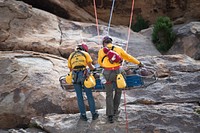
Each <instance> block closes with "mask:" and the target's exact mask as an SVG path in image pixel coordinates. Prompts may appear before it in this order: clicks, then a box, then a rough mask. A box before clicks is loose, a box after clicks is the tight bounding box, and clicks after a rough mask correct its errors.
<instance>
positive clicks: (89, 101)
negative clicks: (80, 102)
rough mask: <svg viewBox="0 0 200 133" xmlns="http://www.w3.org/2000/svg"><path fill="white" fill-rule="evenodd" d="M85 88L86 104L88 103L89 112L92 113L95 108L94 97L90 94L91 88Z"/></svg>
mask: <svg viewBox="0 0 200 133" xmlns="http://www.w3.org/2000/svg"><path fill="white" fill-rule="evenodd" d="M84 90H85V93H86V96H87V99H88V104H89V107H90V112H91V113H92V114H94V113H95V112H96V111H95V110H96V108H95V102H94V97H93V95H92V90H91V89H90V88H84Z"/></svg>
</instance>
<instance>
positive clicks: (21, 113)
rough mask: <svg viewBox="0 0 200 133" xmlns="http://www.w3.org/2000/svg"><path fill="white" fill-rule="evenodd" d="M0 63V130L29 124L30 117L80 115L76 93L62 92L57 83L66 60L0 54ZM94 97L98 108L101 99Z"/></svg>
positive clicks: (26, 54) (63, 72)
mask: <svg viewBox="0 0 200 133" xmlns="http://www.w3.org/2000/svg"><path fill="white" fill-rule="evenodd" d="M0 64H1V65H0V108H1V110H0V118H1V119H0V128H11V127H17V126H20V125H23V124H28V123H29V120H30V118H31V117H33V116H38V115H45V114H49V113H58V114H60V113H77V112H79V111H78V107H77V103H76V95H75V93H74V92H72V93H69V92H68V93H66V92H65V91H63V90H62V89H61V87H60V84H59V80H58V79H59V77H60V76H62V75H65V74H67V72H68V71H69V70H68V69H67V60H66V59H63V58H61V57H57V56H54V55H48V54H41V53H34V52H22V51H21V52H20V51H19V52H0ZM95 97H96V98H98V99H99V100H100V102H97V101H98V100H97V101H96V102H97V108H101V107H102V106H103V105H102V104H101V103H102V102H101V100H102V99H101V98H102V96H101V95H100V94H99V93H96V94H95ZM96 98H95V99H96ZM85 100H86V99H85ZM86 105H87V107H88V104H87V102H86Z"/></svg>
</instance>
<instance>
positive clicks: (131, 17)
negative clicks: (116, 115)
mask: <svg viewBox="0 0 200 133" xmlns="http://www.w3.org/2000/svg"><path fill="white" fill-rule="evenodd" d="M133 9H134V0H133V1H132V8H131V16H130V21H129V29H128V38H127V44H126V49H125V51H127V49H128V42H129V38H130V32H131V24H132V19H133ZM123 64H124V62H123V63H122V66H123ZM123 94H124V110H125V114H126V132H127V133H128V114H127V112H126V90H123Z"/></svg>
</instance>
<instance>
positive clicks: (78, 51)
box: [70, 50, 86, 60]
mask: <svg viewBox="0 0 200 133" xmlns="http://www.w3.org/2000/svg"><path fill="white" fill-rule="evenodd" d="M77 53H80V54H81V55H83V56H84V57H85V58H86V56H85V54H84V53H83V52H81V51H80V50H77V51H75V52H74V53H73V54H72V56H71V59H72V58H73V57H74V56H75V55H76V54H77ZM71 59H70V60H71Z"/></svg>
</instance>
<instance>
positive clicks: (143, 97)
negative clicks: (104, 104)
mask: <svg viewBox="0 0 200 133" xmlns="http://www.w3.org/2000/svg"><path fill="white" fill-rule="evenodd" d="M140 60H142V61H143V62H144V63H145V65H146V66H148V67H154V68H155V69H156V71H157V74H158V80H157V82H156V83H154V84H151V85H148V86H147V87H144V88H132V89H131V90H126V92H125V94H126V112H125V107H124V96H123V95H122V101H121V104H120V110H121V112H120V114H119V116H118V117H116V118H115V122H114V123H113V124H110V123H108V122H107V117H106V115H105V113H106V111H105V109H100V110H98V111H99V113H100V117H99V119H97V120H96V121H92V120H91V115H90V113H89V112H88V113H87V115H88V118H89V121H88V122H83V121H81V120H79V115H78V114H75V115H74V114H73V115H72V114H67V115H54V114H49V115H46V116H45V117H35V118H33V119H32V121H31V123H33V124H37V125H38V126H39V127H41V128H43V129H44V130H45V131H47V132H50V133H54V132H59V133H66V132H70V133H77V132H83V133H88V132H97V133H104V132H109V133H110V132H115V133H125V132H127V131H128V132H131V133H132V132H133V133H135V132H139V133H140V132H144V133H147V132H155V133H157V132H164V133H174V132H177V133H183V132H184V133H196V132H199V130H200V115H199V114H198V113H197V112H198V110H199V109H200V108H199V101H200V90H199V88H200V82H199V81H200V62H199V61H195V60H193V59H191V58H190V57H188V56H186V55H166V56H154V57H152V56H151V57H144V58H141V59H140ZM126 115H127V118H128V119H127V120H126ZM127 122H128V127H127Z"/></svg>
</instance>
